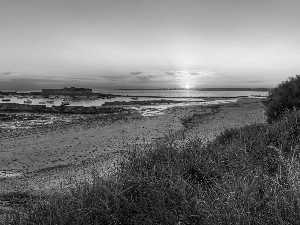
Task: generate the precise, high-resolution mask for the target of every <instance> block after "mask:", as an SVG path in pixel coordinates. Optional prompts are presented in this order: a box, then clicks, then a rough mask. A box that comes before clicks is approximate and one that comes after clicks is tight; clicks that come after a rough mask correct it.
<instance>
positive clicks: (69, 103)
mask: <svg viewBox="0 0 300 225" xmlns="http://www.w3.org/2000/svg"><path fill="white" fill-rule="evenodd" d="M65 105H71V102H62V103H61V106H65Z"/></svg>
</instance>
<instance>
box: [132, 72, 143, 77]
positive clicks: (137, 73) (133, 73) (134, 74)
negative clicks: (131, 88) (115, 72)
mask: <svg viewBox="0 0 300 225" xmlns="http://www.w3.org/2000/svg"><path fill="white" fill-rule="evenodd" d="M130 74H131V75H133V76H136V75H140V74H142V72H130Z"/></svg>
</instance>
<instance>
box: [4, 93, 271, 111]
mask: <svg viewBox="0 0 300 225" xmlns="http://www.w3.org/2000/svg"><path fill="white" fill-rule="evenodd" d="M41 91H42V90H1V92H17V93H30V92H41ZM93 92H94V93H103V94H113V95H122V97H116V98H112V99H90V98H80V99H77V100H74V99H71V98H68V97H65V96H59V97H58V98H55V99H51V100H52V101H53V102H52V103H49V102H47V101H49V99H47V98H43V97H37V98H32V96H30V95H28V96H27V97H26V98H20V96H18V95H17V94H16V95H12V96H9V98H10V101H9V103H19V104H24V101H27V100H30V101H31V103H30V104H34V105H41V104H43V105H46V106H47V107H51V106H52V105H57V106H58V105H61V103H62V101H63V100H67V101H69V102H70V103H71V104H70V106H85V107H88V106H101V105H103V104H104V103H105V102H114V101H133V100H132V97H134V96H144V97H139V98H138V100H139V101H143V100H148V101H151V100H160V99H165V98H167V99H168V100H174V101H186V102H189V101H190V102H193V101H195V100H198V101H199V102H200V101H201V98H207V97H210V98H212V97H221V98H226V97H228V98H237V97H240V96H243V97H266V96H267V95H268V92H266V91H249V90H247V91H203V90H195V89H180V90H178V89H170V90H166V89H159V90H137V89H135V90H110V89H93ZM3 98H6V99H7V98H8V97H7V96H3V97H2V99H3ZM3 102H4V101H2V103H3ZM0 103H1V101H0Z"/></svg>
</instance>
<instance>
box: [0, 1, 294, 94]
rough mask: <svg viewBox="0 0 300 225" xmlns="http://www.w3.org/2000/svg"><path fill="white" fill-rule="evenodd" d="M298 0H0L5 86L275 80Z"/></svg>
mask: <svg viewBox="0 0 300 225" xmlns="http://www.w3.org/2000/svg"><path fill="white" fill-rule="evenodd" d="M299 9H300V1H299V0H251V1H249V0H1V1H0V34H1V35H0V90H7V89H16V90H18V89H22V90H24V89H41V88H62V87H65V86H66V87H71V86H76V87H90V88H105V89H114V88H185V87H188V86H189V87H190V88H208V87H209V88H212V87H215V88H218V87H231V88H232V87H275V86H276V85H278V84H279V83H281V82H282V81H284V80H287V79H288V77H292V76H295V75H297V74H300V29H299V27H300V14H299Z"/></svg>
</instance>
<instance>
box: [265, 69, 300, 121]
mask: <svg viewBox="0 0 300 225" xmlns="http://www.w3.org/2000/svg"><path fill="white" fill-rule="evenodd" d="M264 104H265V106H266V108H267V109H266V115H267V117H268V122H269V123H271V122H273V121H275V120H276V119H278V118H279V117H280V116H281V115H282V114H283V113H284V112H285V111H286V110H293V109H294V108H297V109H299V108H300V75H296V77H290V78H289V79H288V80H287V81H284V82H282V83H281V84H279V85H278V86H277V87H276V88H274V89H273V90H272V91H270V92H269V95H268V97H267V100H266V101H265V102H264Z"/></svg>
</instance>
